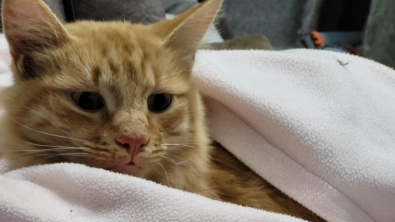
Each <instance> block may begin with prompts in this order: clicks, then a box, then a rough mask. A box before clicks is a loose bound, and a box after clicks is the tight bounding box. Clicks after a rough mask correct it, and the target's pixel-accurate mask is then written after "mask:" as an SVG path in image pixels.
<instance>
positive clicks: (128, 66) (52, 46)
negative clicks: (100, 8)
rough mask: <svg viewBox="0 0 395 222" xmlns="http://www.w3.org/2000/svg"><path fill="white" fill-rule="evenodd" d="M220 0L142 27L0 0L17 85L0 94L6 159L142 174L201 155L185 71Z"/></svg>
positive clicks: (199, 126)
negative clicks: (63, 18)
mask: <svg viewBox="0 0 395 222" xmlns="http://www.w3.org/2000/svg"><path fill="white" fill-rule="evenodd" d="M221 3H222V0H210V1H207V2H206V3H204V4H201V5H199V6H196V7H194V8H192V9H191V10H189V11H187V12H185V13H183V14H182V15H180V16H178V17H176V18H175V19H173V20H164V21H162V22H159V23H157V24H154V25H149V26H144V25H133V24H130V23H128V22H93V21H81V22H76V23H74V24H68V25H63V24H61V23H60V22H59V20H58V19H57V18H56V17H55V16H54V14H53V13H52V12H51V11H50V10H49V8H48V7H47V6H46V5H45V4H44V3H43V2H42V1H41V0H3V23H4V25H3V27H4V32H5V35H6V37H7V40H8V42H9V45H10V51H11V54H12V57H13V64H12V69H13V73H14V78H15V84H14V85H13V86H11V87H10V88H8V89H7V90H6V91H5V92H4V93H3V96H2V97H3V98H2V100H3V105H4V107H5V110H6V118H5V124H6V125H5V127H6V128H5V129H4V127H3V130H4V131H5V135H6V138H4V140H5V141H6V142H5V143H4V144H3V147H2V149H6V151H5V152H6V153H7V154H8V155H9V156H10V157H12V158H11V159H12V161H11V162H13V163H14V165H16V166H18V165H22V166H23V165H32V164H40V163H51V162H61V161H65V162H76V163H83V164H86V165H89V166H94V167H100V168H107V169H112V170H114V171H119V172H122V173H128V174H133V175H138V176H142V175H143V176H144V175H147V174H149V173H150V172H151V171H152V172H153V171H155V170H158V171H161V173H162V174H163V169H162V168H161V166H162V165H163V164H166V165H168V167H171V166H170V165H176V164H180V162H182V161H194V158H203V159H204V158H206V156H205V155H206V154H205V153H206V152H207V150H206V149H207V143H208V139H207V135H206V131H205V127H204V120H203V110H202V105H201V101H200V97H199V95H198V94H197V92H196V90H195V89H194V87H193V85H192V83H191V69H192V65H193V61H194V55H195V52H196V50H197V47H198V44H199V42H200V40H201V39H202V37H203V35H204V34H205V32H206V30H207V28H208V27H209V25H210V24H211V22H212V21H213V19H214V17H215V15H216V13H217V11H218V9H219V8H220V5H221ZM18 163H22V164H18ZM160 164H161V165H160ZM159 165H160V166H159ZM138 168H141V169H138Z"/></svg>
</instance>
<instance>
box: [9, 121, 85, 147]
mask: <svg viewBox="0 0 395 222" xmlns="http://www.w3.org/2000/svg"><path fill="white" fill-rule="evenodd" d="M10 119H11V120H12V121H14V122H15V123H16V124H18V125H20V126H22V127H24V128H26V129H29V130H32V131H34V132H37V133H41V134H44V135H48V136H53V137H58V138H63V139H69V140H76V141H81V142H87V143H89V141H87V140H82V139H76V138H71V137H67V136H60V135H56V134H51V133H47V132H43V131H39V130H36V129H33V128H30V127H28V126H25V125H23V124H22V123H19V122H18V121H16V120H14V119H12V118H10Z"/></svg>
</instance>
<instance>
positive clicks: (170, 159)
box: [161, 156, 189, 166]
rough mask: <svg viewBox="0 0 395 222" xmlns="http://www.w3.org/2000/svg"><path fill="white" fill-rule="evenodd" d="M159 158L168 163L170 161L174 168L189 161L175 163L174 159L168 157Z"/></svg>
mask: <svg viewBox="0 0 395 222" xmlns="http://www.w3.org/2000/svg"><path fill="white" fill-rule="evenodd" d="M161 157H162V158H164V159H166V160H168V161H170V162H171V163H174V164H175V165H176V166H177V165H180V164H184V163H186V162H188V161H189V160H184V161H180V162H177V161H175V160H174V159H172V158H169V157H167V156H161Z"/></svg>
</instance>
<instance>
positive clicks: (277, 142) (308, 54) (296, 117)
mask: <svg viewBox="0 0 395 222" xmlns="http://www.w3.org/2000/svg"><path fill="white" fill-rule="evenodd" d="M195 82H196V85H197V87H198V88H199V90H200V91H201V92H202V93H203V94H204V95H206V96H207V97H209V98H210V99H207V100H206V101H207V105H208V114H209V115H208V118H209V119H210V121H211V130H212V133H213V136H214V138H215V139H216V140H217V141H218V142H220V143H222V144H223V145H224V146H225V147H226V148H227V149H228V150H230V151H231V152H232V153H233V154H234V155H236V156H237V157H238V158H239V159H240V160H242V161H243V162H244V163H245V164H246V165H248V166H249V167H250V168H252V169H253V170H254V171H255V172H257V173H258V174H259V175H261V176H262V177H263V178H265V179H266V180H268V181H269V182H270V183H272V184H273V185H275V186H276V187H278V188H279V189H280V190H282V191H283V192H284V193H286V194H288V195H289V196H291V197H293V198H294V199H296V200H297V201H298V202H300V203H302V204H303V205H305V206H306V207H308V208H309V209H311V210H312V211H314V212H316V213H317V214H318V215H320V216H322V217H323V218H325V219H327V220H329V221H336V222H338V221H359V222H362V221H381V222H393V221H395V210H394V209H395V71H394V70H392V69H390V68H387V67H385V66H383V65H380V64H378V63H375V62H372V61H369V60H366V59H362V58H358V57H355V56H351V55H346V54H340V53H335V52H324V51H316V50H291V51H282V52H262V51H222V52H214V51H202V52H199V53H198V56H197V62H196V65H195Z"/></svg>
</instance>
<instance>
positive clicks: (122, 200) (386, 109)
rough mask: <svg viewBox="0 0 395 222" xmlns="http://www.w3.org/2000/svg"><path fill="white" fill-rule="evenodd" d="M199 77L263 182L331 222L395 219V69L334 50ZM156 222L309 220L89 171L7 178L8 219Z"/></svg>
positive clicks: (2, 179)
mask: <svg viewBox="0 0 395 222" xmlns="http://www.w3.org/2000/svg"><path fill="white" fill-rule="evenodd" d="M3 38H4V37H3V36H0V60H3V58H5V57H4V56H6V55H8V54H7V53H8V51H6V50H4V48H6V47H3V44H4V39H3ZM6 57H7V56H6ZM2 62H4V63H7V62H9V58H8V57H7V58H6V59H5V60H3V61H2ZM0 72H1V74H0V78H3V79H2V80H4V82H1V85H7V84H10V83H11V81H12V79H11V78H10V72H9V70H7V69H2V66H1V62H0ZM194 76H195V78H194V81H195V83H196V86H197V87H198V88H199V90H200V91H201V92H202V93H203V94H204V95H206V98H205V102H206V105H207V108H208V119H209V121H210V126H211V131H212V134H213V137H214V138H215V139H216V140H217V141H219V142H221V143H222V144H223V145H224V146H225V147H226V148H227V149H229V150H230V151H231V152H232V153H233V154H235V155H236V156H237V157H238V158H239V159H240V160H242V161H243V162H244V163H246V165H248V166H249V167H250V168H251V169H253V170H254V171H255V172H257V173H258V174H259V175H261V176H262V177H263V178H265V179H266V180H268V181H269V182H270V183H272V184H273V185H275V186H277V187H278V188H280V189H281V190H282V191H283V192H284V193H286V194H288V195H289V196H291V197H293V198H294V199H296V200H297V201H299V202H300V203H302V204H303V205H305V206H306V207H308V208H309V209H311V210H313V211H314V212H316V213H317V214H318V215H320V216H321V217H323V218H325V219H327V220H328V221H336V222H337V221H340V222H341V221H345V222H351V221H361V222H364V221H383V222H387V221H388V222H390V221H395V211H394V210H393V209H395V174H394V173H393V172H395V149H394V145H393V144H395V130H394V127H393V126H394V125H395V115H394V114H393V113H395V105H393V103H391V102H392V101H395V100H394V99H395V72H394V71H393V70H391V69H389V68H386V67H384V66H382V65H379V64H377V63H374V62H372V61H368V60H365V59H361V58H357V57H353V56H348V55H343V54H337V53H332V52H323V51H306V50H292V51H283V52H265V51H220V52H218V51H201V52H199V53H198V54H197V61H196V66H195V70H194ZM6 168H7V166H6V162H2V161H1V160H0V170H1V169H3V172H4V171H5V170H6ZM153 220H156V221H286V222H288V221H289V222H296V221H301V220H298V219H295V218H292V217H288V216H284V215H280V214H274V213H269V212H265V211H261V210H255V209H251V208H245V207H241V206H236V205H233V204H227V203H223V202H219V201H215V200H210V199H207V198H205V197H201V196H198V195H195V194H190V193H186V192H183V191H179V190H175V189H171V188H167V187H164V186H161V185H158V184H155V183H153V182H150V181H146V180H143V179H138V178H134V177H131V176H125V175H120V174H116V173H112V172H107V171H105V170H101V169H94V168H89V167H86V166H83V165H77V164H54V165H44V166H35V167H29V168H24V169H20V170H16V171H11V172H8V173H5V174H3V175H0V221H153Z"/></svg>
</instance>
